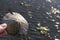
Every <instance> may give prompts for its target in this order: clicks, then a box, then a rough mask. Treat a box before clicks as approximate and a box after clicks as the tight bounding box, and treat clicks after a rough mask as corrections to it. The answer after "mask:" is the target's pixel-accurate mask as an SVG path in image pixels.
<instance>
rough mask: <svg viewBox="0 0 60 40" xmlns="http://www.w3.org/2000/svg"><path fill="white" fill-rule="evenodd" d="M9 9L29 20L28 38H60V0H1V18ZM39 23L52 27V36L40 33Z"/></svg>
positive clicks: (41, 39)
mask: <svg viewBox="0 0 60 40" xmlns="http://www.w3.org/2000/svg"><path fill="white" fill-rule="evenodd" d="M9 10H11V11H13V12H18V13H20V14H21V15H23V17H24V18H25V19H26V20H27V21H28V23H29V30H28V40H54V39H55V38H58V39H60V27H59V26H60V0H0V16H1V17H0V20H1V18H2V17H3V16H2V15H4V14H6V13H8V12H9ZM38 23H40V24H41V25H43V26H48V27H49V28H50V36H51V38H49V37H46V36H43V35H41V34H40V33H39V31H38V30H37V29H36V27H37V24H38ZM6 38H7V37H6ZM13 40H14V39H13Z"/></svg>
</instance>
